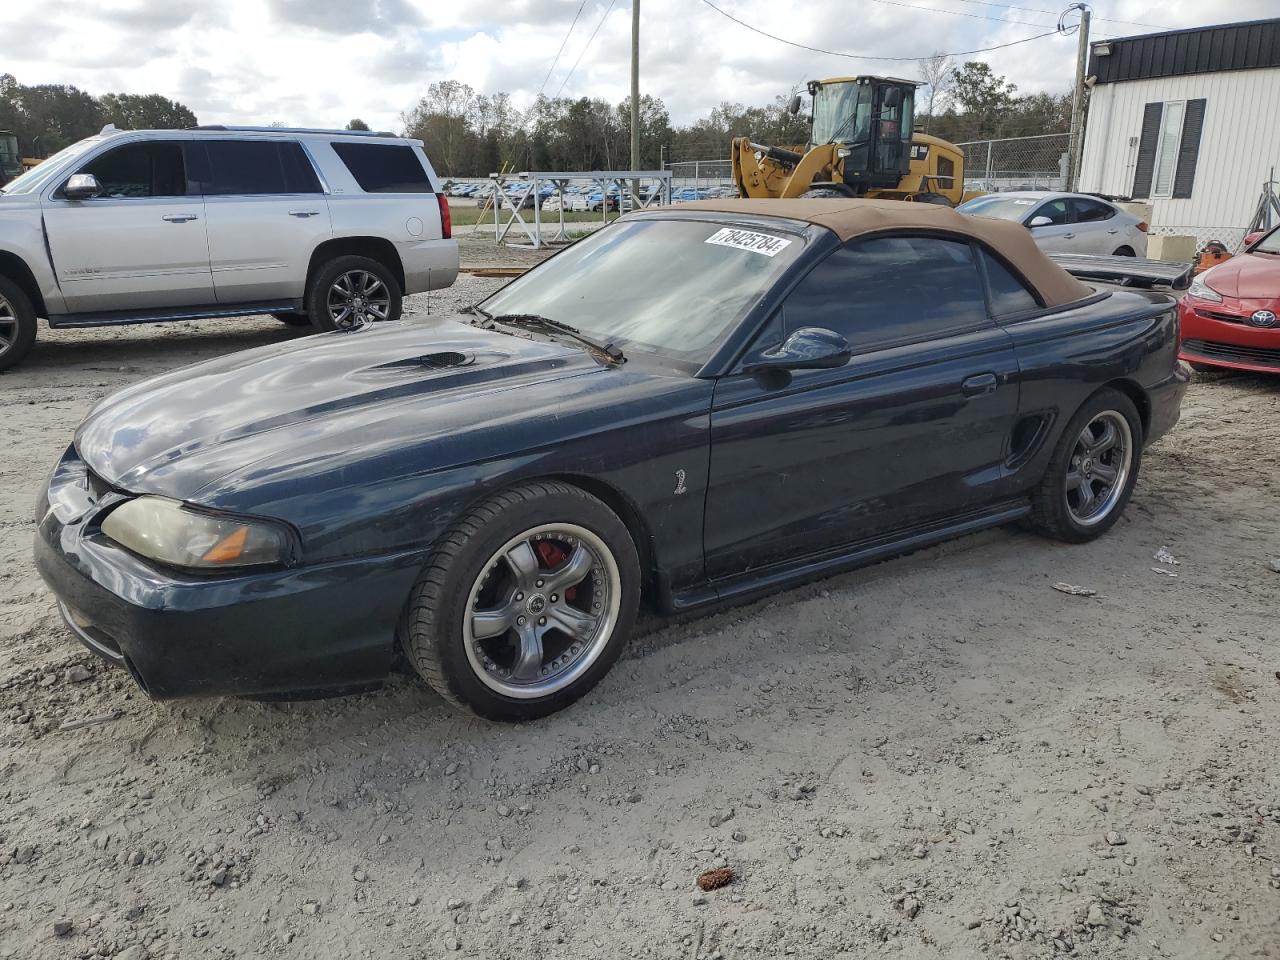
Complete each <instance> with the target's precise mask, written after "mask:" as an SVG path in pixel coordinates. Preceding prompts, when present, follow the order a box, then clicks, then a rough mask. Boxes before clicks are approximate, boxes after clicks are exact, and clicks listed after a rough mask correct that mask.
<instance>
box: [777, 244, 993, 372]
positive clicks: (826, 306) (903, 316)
mask: <svg viewBox="0 0 1280 960" xmlns="http://www.w3.org/2000/svg"><path fill="white" fill-rule="evenodd" d="M944 292H945V293H944ZM783 312H784V315H785V321H786V328H787V331H788V332H791V331H793V330H795V329H797V328H798V327H806V326H813V327H826V328H827V329H829V330H834V331H836V332H837V333H839V334H841V335H843V336H844V337H845V339H847V340H848V341H849V344H850V345H851V346H852V347H853V351H854V353H860V352H861V353H865V352H868V351H872V350H879V349H883V348H885V347H890V346H895V345H897V344H902V343H911V342H914V341H919V340H927V339H931V338H934V337H943V336H948V335H951V334H956V333H961V332H963V331H965V330H972V329H975V328H977V327H983V326H988V325H990V322H991V321H990V320H989V319H988V317H987V301H986V296H985V294H984V292H983V287H982V278H981V277H980V276H979V275H978V266H977V264H976V263H975V262H974V259H973V252H972V251H971V249H970V247H969V244H968V243H966V242H960V241H955V240H941V239H938V238H935V237H877V238H876V239H873V240H859V241H854V242H852V243H848V244H846V245H845V246H843V247H841V248H840V249H839V250H836V251H835V252H834V253H832V254H831V256H829V257H827V259H826V260H824V261H823V262H822V263H820V264H818V266H816V267H814V269H813V270H811V271H810V272H809V275H808V276H807V277H805V278H804V279H803V280H802V281H800V284H799V286H797V287H796V289H795V290H793V291H792V292H791V294H790V296H788V298H787V301H786V304H785V306H784V307H783Z"/></svg>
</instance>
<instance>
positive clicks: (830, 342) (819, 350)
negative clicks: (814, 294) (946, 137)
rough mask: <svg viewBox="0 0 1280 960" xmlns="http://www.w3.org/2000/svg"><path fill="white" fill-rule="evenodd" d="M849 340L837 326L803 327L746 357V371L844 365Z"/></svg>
mask: <svg viewBox="0 0 1280 960" xmlns="http://www.w3.org/2000/svg"><path fill="white" fill-rule="evenodd" d="M852 352H853V351H852V349H851V348H850V347H849V341H848V340H846V339H845V338H844V337H842V336H840V334H838V333H836V332H835V331H834V330H827V329H824V328H823V327H801V328H800V329H799V330H797V331H796V332H795V333H793V334H791V336H789V337H787V339H786V340H785V341H784V342H783V343H781V344H779V345H778V346H776V347H773V348H772V349H770V350H762V351H760V352H759V353H757V354H756V355H755V356H753V357H749V358H747V361H746V362H745V363H744V364H743V365H742V369H743V370H744V371H745V372H746V373H755V372H757V371H763V370H830V369H833V368H835V367H843V366H844V365H845V364H846V363H848V362H849V357H850V355H851V354H852Z"/></svg>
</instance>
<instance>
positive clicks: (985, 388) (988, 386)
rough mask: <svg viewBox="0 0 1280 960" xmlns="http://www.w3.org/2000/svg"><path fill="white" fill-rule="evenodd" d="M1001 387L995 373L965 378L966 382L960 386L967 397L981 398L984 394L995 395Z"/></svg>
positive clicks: (977, 374)
mask: <svg viewBox="0 0 1280 960" xmlns="http://www.w3.org/2000/svg"><path fill="white" fill-rule="evenodd" d="M999 385H1000V381H999V379H998V378H997V377H996V375H995V374H994V373H975V374H974V375H973V376H971V377H965V378H964V382H963V383H961V384H960V391H961V392H962V393H963V394H964V395H965V396H966V397H980V396H982V395H983V394H984V393H994V392H995V389H996V387H998V386H999Z"/></svg>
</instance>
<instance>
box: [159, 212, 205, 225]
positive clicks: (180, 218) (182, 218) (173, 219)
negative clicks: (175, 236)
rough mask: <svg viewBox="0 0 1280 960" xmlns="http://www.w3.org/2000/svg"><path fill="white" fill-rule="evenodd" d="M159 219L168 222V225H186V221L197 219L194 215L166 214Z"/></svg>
mask: <svg viewBox="0 0 1280 960" xmlns="http://www.w3.org/2000/svg"><path fill="white" fill-rule="evenodd" d="M160 219H162V220H168V221H169V222H170V223H186V222H187V221H188V220H197V219H199V218H198V217H197V216H196V215H195V214H194V213H166V214H165V215H164V216H163V217H161V218H160Z"/></svg>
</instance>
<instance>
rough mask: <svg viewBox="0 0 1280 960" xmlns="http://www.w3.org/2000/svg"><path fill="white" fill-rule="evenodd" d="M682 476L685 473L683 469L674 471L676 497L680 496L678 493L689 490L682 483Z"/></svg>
mask: <svg viewBox="0 0 1280 960" xmlns="http://www.w3.org/2000/svg"><path fill="white" fill-rule="evenodd" d="M684 477H685V473H684V471H683V470H677V471H676V489H675V494H676V496H677V497H678V496H680V494H682V493H688V492H689V488H688V487H686V486H685V485H684Z"/></svg>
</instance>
